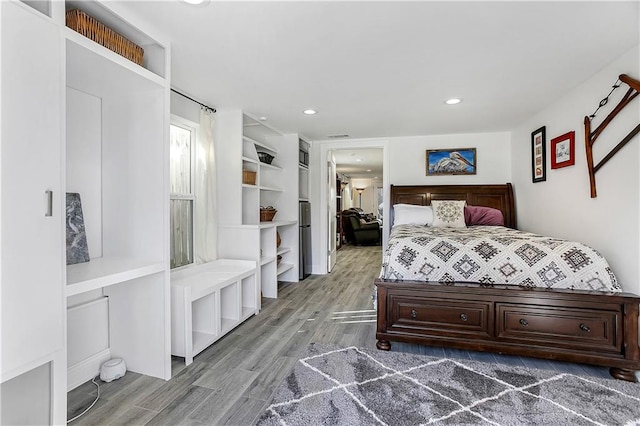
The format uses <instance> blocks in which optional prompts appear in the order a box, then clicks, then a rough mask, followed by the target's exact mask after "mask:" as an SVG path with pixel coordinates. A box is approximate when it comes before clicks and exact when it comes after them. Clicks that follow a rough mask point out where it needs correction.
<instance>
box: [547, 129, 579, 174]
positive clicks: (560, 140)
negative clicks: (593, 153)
mask: <svg viewBox="0 0 640 426" xmlns="http://www.w3.org/2000/svg"><path fill="white" fill-rule="evenodd" d="M575 137H576V132H573V131H571V132H567V133H565V134H564V135H560V136H558V137H557V138H553V139H551V168H552V169H559V168H561V167H567V166H573V165H574V164H576V156H575V151H576V149H575V144H576V142H575Z"/></svg>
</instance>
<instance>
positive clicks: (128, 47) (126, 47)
mask: <svg viewBox="0 0 640 426" xmlns="http://www.w3.org/2000/svg"><path fill="white" fill-rule="evenodd" d="M66 21H67V27H69V28H71V29H72V30H74V31H76V32H78V33H80V34H82V35H83V36H85V37H87V38H90V39H91V40H93V41H95V42H96V43H98V44H100V45H102V46H104V47H106V48H107V49H109V50H112V51H114V52H116V53H117V54H118V55H120V56H124V57H125V58H127V59H129V60H130V61H133V62H135V63H136V64H138V65H142V59H143V56H144V49H142V47H140V46H138V45H137V44H135V43H133V42H132V41H130V40H127V39H126V38H124V37H123V36H121V35H120V34H118V33H117V32H115V31H113V30H112V29H111V28H109V27H107V26H106V25H104V24H103V23H102V22H100V21H98V20H97V19H95V18H94V17H92V16H89V15H87V14H86V13H84V12H83V11H82V10H79V9H74V10H70V11H68V12H67V15H66Z"/></svg>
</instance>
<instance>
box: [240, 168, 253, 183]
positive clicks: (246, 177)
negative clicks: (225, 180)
mask: <svg viewBox="0 0 640 426" xmlns="http://www.w3.org/2000/svg"><path fill="white" fill-rule="evenodd" d="M242 183H246V184H248V185H255V184H256V172H252V171H251V170H243V171H242Z"/></svg>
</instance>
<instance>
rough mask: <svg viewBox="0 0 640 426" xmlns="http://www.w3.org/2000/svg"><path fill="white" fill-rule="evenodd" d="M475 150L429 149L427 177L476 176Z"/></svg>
mask: <svg viewBox="0 0 640 426" xmlns="http://www.w3.org/2000/svg"><path fill="white" fill-rule="evenodd" d="M476 168H477V158H476V149H475V148H457V149H428V150H427V176H442V175H475V174H476Z"/></svg>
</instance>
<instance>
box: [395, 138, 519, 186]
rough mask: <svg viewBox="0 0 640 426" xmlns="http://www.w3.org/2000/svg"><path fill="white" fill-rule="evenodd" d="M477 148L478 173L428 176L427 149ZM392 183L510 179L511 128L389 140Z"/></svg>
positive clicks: (504, 180)
mask: <svg viewBox="0 0 640 426" xmlns="http://www.w3.org/2000/svg"><path fill="white" fill-rule="evenodd" d="M445 148H449V149H450V148H476V160H477V168H476V171H477V174H475V175H457V176H429V177H427V176H426V174H427V173H426V172H427V170H426V160H427V158H426V157H427V154H426V150H427V149H445ZM389 163H390V164H389V171H388V172H387V171H386V170H385V173H389V181H390V182H391V184H392V185H439V184H442V185H453V184H493V183H506V182H509V181H510V180H511V138H510V134H509V133H508V132H500V133H470V134H459V135H434V136H411V137H399V138H392V139H390V140H389Z"/></svg>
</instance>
